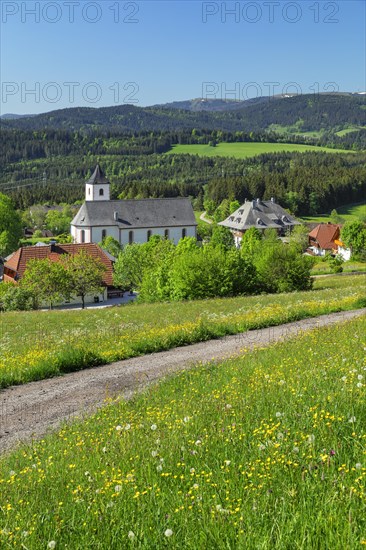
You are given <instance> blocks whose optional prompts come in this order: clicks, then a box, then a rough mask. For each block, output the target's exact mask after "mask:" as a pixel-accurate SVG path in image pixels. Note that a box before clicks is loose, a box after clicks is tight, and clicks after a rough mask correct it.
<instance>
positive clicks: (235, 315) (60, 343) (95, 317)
mask: <svg viewBox="0 0 366 550" xmlns="http://www.w3.org/2000/svg"><path fill="white" fill-rule="evenodd" d="M338 279H341V280H340V281H339V280H337V278H326V279H323V280H320V281H319V280H318V281H316V283H315V285H314V290H313V291H308V292H294V293H289V294H278V295H261V296H247V297H236V298H225V299H215V300H201V301H191V302H181V303H179V304H177V303H162V304H131V305H127V306H120V307H114V308H107V309H90V310H85V311H80V310H79V311H75V310H70V311H62V310H58V311H56V310H55V311H49V312H46V311H44V312H40V311H36V312H23V313H21V312H12V313H2V314H0V388H5V387H7V386H10V385H14V384H23V383H25V382H29V381H33V380H40V379H43V378H49V377H51V376H56V375H60V374H62V373H65V372H70V371H76V370H81V369H84V368H88V367H93V366H97V365H102V364H106V363H111V362H113V361H117V360H121V359H127V358H129V357H134V356H137V355H143V354H146V353H152V352H156V351H162V350H167V349H170V348H173V347H175V346H179V345H186V344H191V343H194V342H200V341H205V340H209V339H211V338H220V337H222V336H225V335H227V334H238V333H239V332H243V331H246V330H250V329H257V328H262V327H268V326H273V325H279V324H281V323H286V322H290V321H295V320H299V319H303V318H306V317H313V316H316V315H321V314H325V313H330V312H334V311H342V310H347V309H355V308H358V307H361V306H364V305H365V302H364V300H363V299H364V298H365V277H364V276H357V277H339V278H338ZM362 300H363V301H362Z"/></svg>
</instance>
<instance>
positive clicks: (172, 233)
mask: <svg viewBox="0 0 366 550" xmlns="http://www.w3.org/2000/svg"><path fill="white" fill-rule="evenodd" d="M166 229H168V230H169V236H168V238H169V239H170V240H171V241H173V242H174V243H175V244H177V243H178V242H179V240H180V239H181V238H182V236H183V233H182V230H183V229H184V228H183V227H154V228H146V229H145V228H144V229H132V230H130V229H122V230H121V232H120V235H121V236H120V243H121V244H122V245H125V244H129V233H130V231H133V242H134V243H146V242H147V240H148V236H147V233H148V231H151V236H154V235H159V236H160V237H164V236H165V230H166ZM185 229H186V237H196V228H195V227H192V226H187V227H185Z"/></svg>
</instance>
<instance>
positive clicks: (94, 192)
mask: <svg viewBox="0 0 366 550" xmlns="http://www.w3.org/2000/svg"><path fill="white" fill-rule="evenodd" d="M101 191H102V193H103V194H102V195H101V194H100V192H101ZM85 200H86V201H109V200H110V196H109V185H108V184H99V185H98V184H96V183H94V184H93V185H90V184H89V185H88V184H87V185H86V186H85Z"/></svg>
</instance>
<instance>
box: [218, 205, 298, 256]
mask: <svg viewBox="0 0 366 550" xmlns="http://www.w3.org/2000/svg"><path fill="white" fill-rule="evenodd" d="M219 225H222V226H224V227H228V228H229V229H230V231H231V232H232V234H233V236H234V240H235V244H236V246H240V243H241V240H242V238H243V235H244V233H245V231H247V230H248V229H251V228H252V227H255V228H256V229H258V230H259V231H260V232H262V233H263V231H264V230H265V229H275V230H276V231H277V233H278V234H279V235H285V234H286V231H288V230H290V231H291V230H292V229H293V228H294V227H295V225H301V224H300V222H298V221H297V220H296V219H295V218H294V217H293V216H291V215H290V214H289V213H288V212H287V211H286V210H285V209H284V208H282V206H280V205H279V204H277V203H276V202H275V200H274V199H273V198H272V199H271V200H270V201H262V200H260V199H256V200H252V201H247V200H246V201H245V203H244V204H242V205H241V206H240V207H239V208H238V209H237V210H235V212H233V213H232V214H230V216H229V217H227V218H226V220H224V221H222V222H220V223H219Z"/></svg>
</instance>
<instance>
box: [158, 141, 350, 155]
mask: <svg viewBox="0 0 366 550" xmlns="http://www.w3.org/2000/svg"><path fill="white" fill-rule="evenodd" d="M282 151H285V152H290V153H291V152H298V153H304V152H306V151H316V152H319V151H325V152H327V153H344V152H345V151H342V150H341V149H329V148H327V147H316V146H312V145H301V144H297V143H219V144H218V145H216V147H210V146H209V145H174V146H173V148H172V150H171V151H169V152H168V153H166V154H168V155H172V154H173V155H181V154H188V155H199V156H205V157H216V156H220V157H235V158H248V157H254V156H256V155H262V154H264V153H281V152H282Z"/></svg>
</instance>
